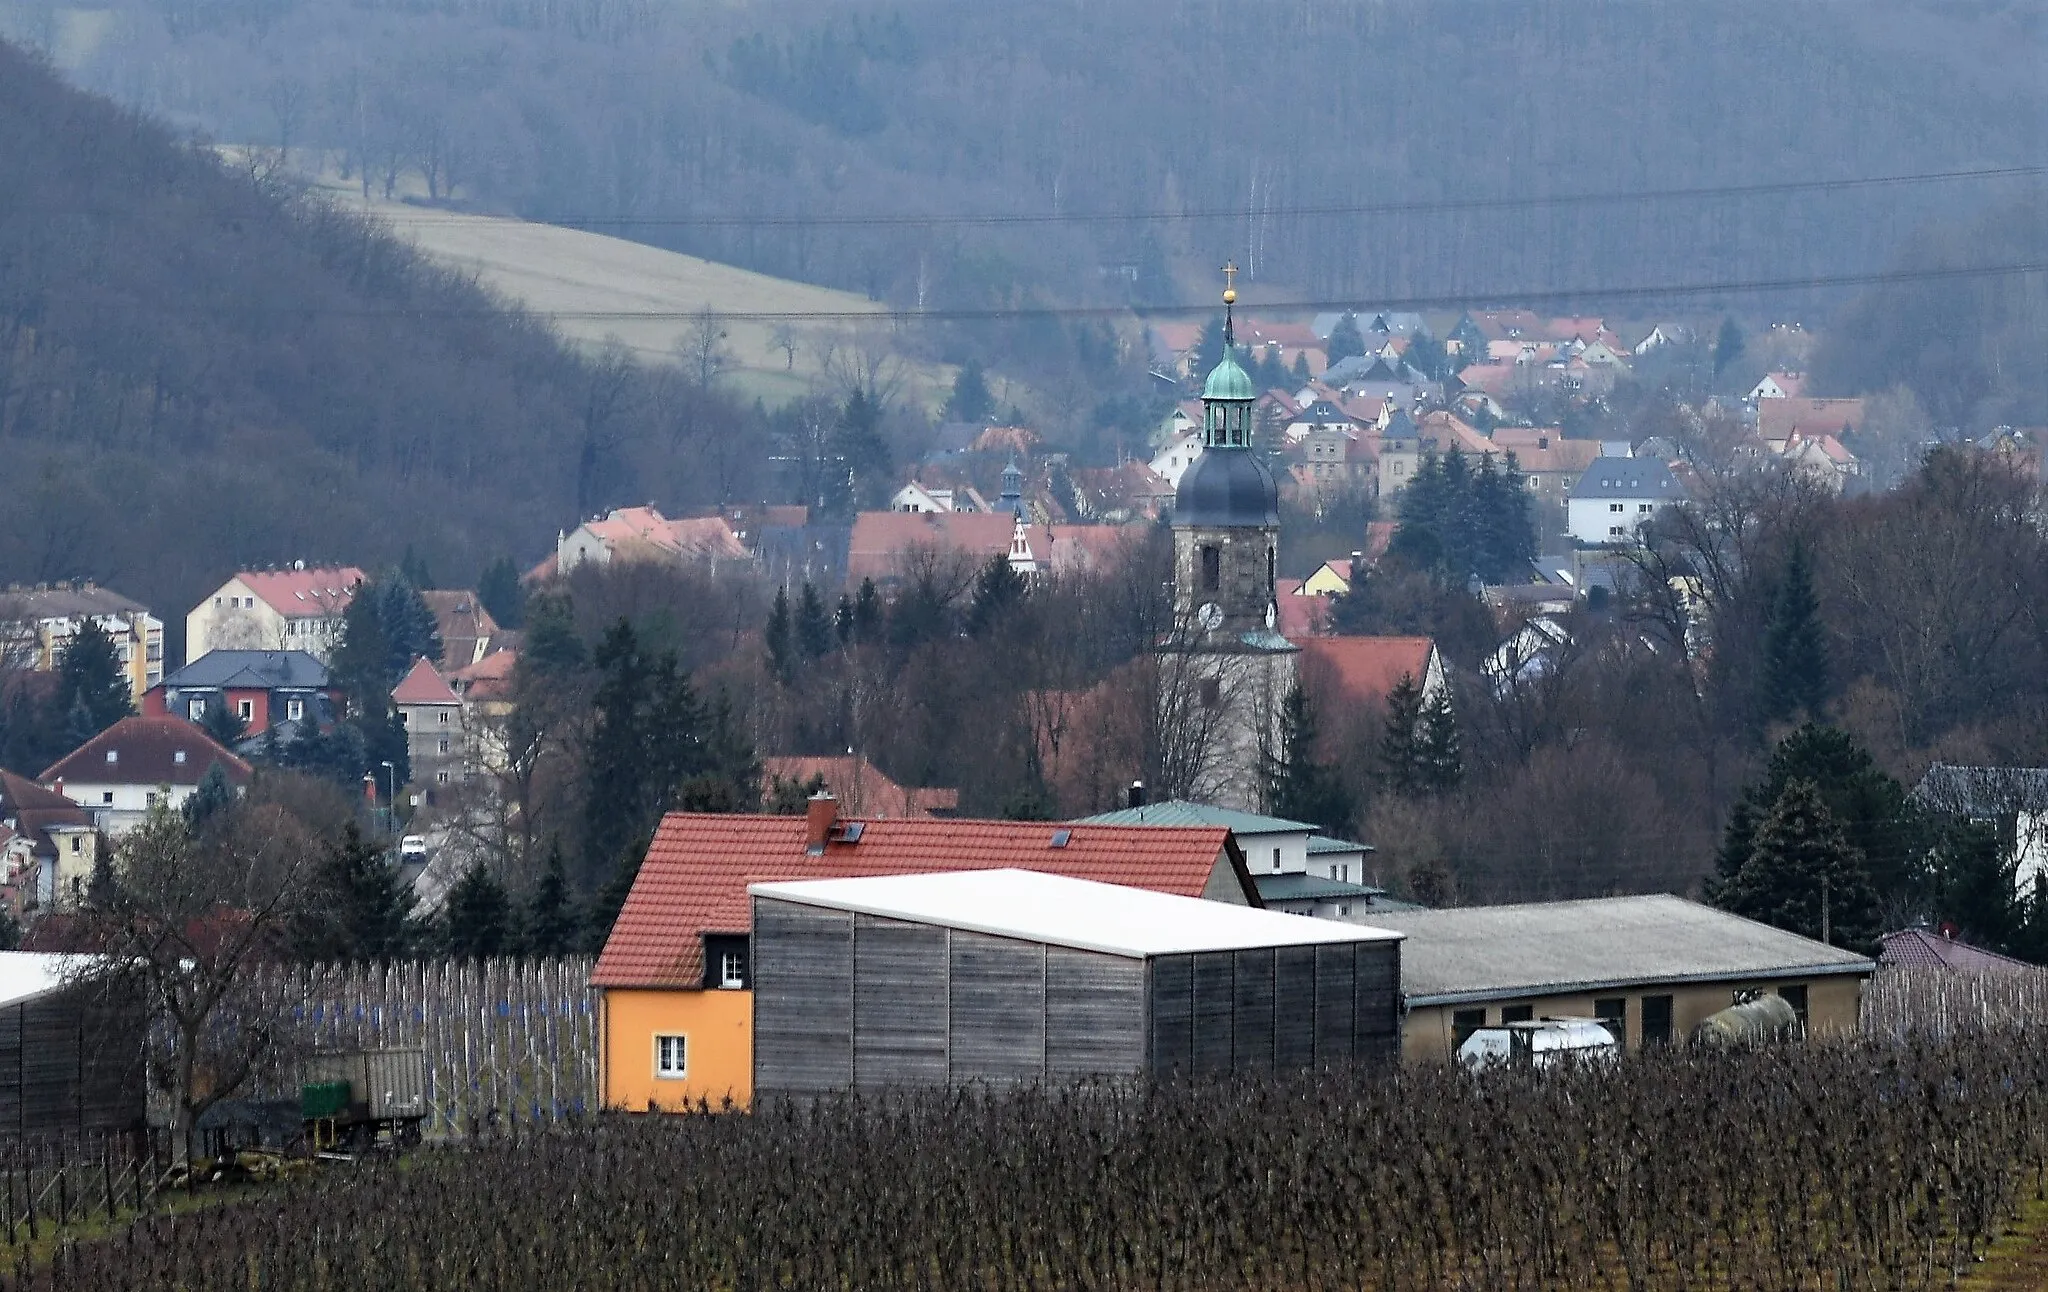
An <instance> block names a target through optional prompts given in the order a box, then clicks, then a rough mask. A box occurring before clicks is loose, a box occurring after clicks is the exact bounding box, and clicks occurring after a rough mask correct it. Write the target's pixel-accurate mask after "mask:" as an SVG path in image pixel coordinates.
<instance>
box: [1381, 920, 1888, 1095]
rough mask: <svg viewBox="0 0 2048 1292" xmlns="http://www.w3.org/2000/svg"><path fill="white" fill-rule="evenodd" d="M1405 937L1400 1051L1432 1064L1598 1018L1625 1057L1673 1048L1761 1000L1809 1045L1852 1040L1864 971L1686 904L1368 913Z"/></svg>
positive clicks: (1849, 955) (1836, 954)
mask: <svg viewBox="0 0 2048 1292" xmlns="http://www.w3.org/2000/svg"><path fill="white" fill-rule="evenodd" d="M1373 922H1374V924H1376V925H1378V926H1380V927H1384V928H1388V929H1393V930H1395V931H1397V932H1400V933H1405V934H1407V935H1408V940H1407V942H1405V943H1403V944H1402V948H1401V992H1402V997H1403V1000H1404V1002H1405V1005H1406V1008H1407V1014H1406V1018H1405V1021H1404V1023H1403V1025H1402V1046H1401V1048H1402V1053H1403V1055H1404V1057H1406V1058H1407V1059H1408V1061H1410V1062H1444V1061H1447V1060H1448V1059H1450V1058H1451V1057H1452V1056H1453V1055H1455V1054H1456V1053H1457V1051H1458V1047H1459V1046H1461V1045H1463V1044H1464V1043H1465V1039H1466V1038H1467V1037H1468V1036H1470V1035H1471V1034H1472V1032H1473V1031H1474V1030H1476V1029H1478V1028H1481V1027H1494V1026H1499V1025H1501V1024H1503V1023H1514V1022H1528V1021H1530V1020H1533V1019H1539V1018H1597V1019H1599V1020H1600V1021H1601V1022H1603V1023H1605V1024H1606V1025H1607V1026H1608V1028H1609V1030H1610V1031H1613V1032H1614V1033H1616V1035H1617V1039H1619V1040H1620V1041H1621V1043H1622V1045H1623V1046H1624V1047H1625V1048H1627V1049H1630V1050H1634V1049H1639V1048H1641V1047H1643V1046H1646V1045H1662V1044H1667V1043H1670V1042H1674V1041H1680V1040H1683V1039H1685V1038H1686V1037H1687V1036H1688V1035H1690V1034H1691V1032H1692V1030H1693V1029H1694V1028H1695V1027H1697V1026H1698V1025H1699V1024H1700V1022H1701V1021H1702V1020H1703V1019H1705V1018H1706V1017H1707V1016H1708V1015H1710V1014H1714V1013H1717V1012H1719V1011H1721V1010H1724V1009H1726V1008H1728V1007H1729V1006H1730V1005H1732V1004H1735V1003H1736V1002H1737V1001H1739V1000H1742V999H1746V998H1747V996H1748V994H1749V993H1764V992H1769V993H1772V994H1775V995H1778V996H1781V997H1783V998H1784V999H1785V1001H1786V1002H1787V1003H1788V1004H1790V1005H1791V1006H1792V1010H1793V1012H1794V1013H1795V1014H1797V1015H1798V1017H1799V1021H1800V1024H1801V1025H1802V1026H1803V1027H1804V1028H1805V1029H1806V1030H1807V1031H1808V1032H1810V1033H1812V1034H1814V1035H1817V1036H1820V1035H1831V1034H1840V1033H1845V1032H1854V1031H1855V1030H1856V1029H1857V1026H1858V1023H1859V1019H1860V1017H1861V1011H1862V1002H1863V984H1864V982H1865V981H1866V980H1867V979H1868V978H1869V977H1870V975H1871V973H1872V971H1873V970H1875V969H1876V967H1877V966H1876V965H1875V964H1873V963H1872V962H1871V961H1870V960H1869V959H1867V958H1865V957H1863V956H1860V955H1857V954H1856V953H1854V952H1851V951H1844V950H1842V949H1841V948H1840V947H1831V946H1828V945H1826V944H1824V943H1820V942H1815V941H1813V940H1812V939H1810V938H1803V937H1800V936H1799V935H1798V934H1796V933H1787V932H1785V931H1784V930H1783V929H1774V928H1772V927H1770V926H1769V925H1766V924H1758V923H1756V922H1755V921H1752V920H1746V919H1743V918H1742V917H1741V916H1739V915H1730V914H1729V913H1727V912H1726V911H1719V910H1715V909H1714V908H1713V907H1710V906H1702V905H1700V904H1699V903H1697V902H1689V901H1687V900H1686V899H1684V898H1682V897H1669V896H1663V895H1657V896H1648V897H1604V898H1594V899H1591V900H1587V901H1576V902H1538V903H1528V904H1523V905H1516V906H1470V907H1463V908H1460V909H1456V910H1434V911H1433V910H1420V909H1415V910H1388V911H1385V912H1376V913H1375V914H1374V916H1373Z"/></svg>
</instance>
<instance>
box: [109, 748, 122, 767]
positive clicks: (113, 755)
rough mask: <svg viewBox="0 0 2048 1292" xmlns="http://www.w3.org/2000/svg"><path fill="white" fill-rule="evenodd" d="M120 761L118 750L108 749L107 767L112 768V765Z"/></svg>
mask: <svg viewBox="0 0 2048 1292" xmlns="http://www.w3.org/2000/svg"><path fill="white" fill-rule="evenodd" d="M120 761H121V751H120V750H118V749H109V750H108V751H107V765H108V766H110V767H111V766H113V765H114V764H115V763H118V762H120Z"/></svg>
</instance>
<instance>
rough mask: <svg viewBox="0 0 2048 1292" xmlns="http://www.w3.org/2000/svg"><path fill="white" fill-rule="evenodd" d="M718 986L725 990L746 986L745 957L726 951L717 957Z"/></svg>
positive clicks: (736, 952) (739, 953) (735, 952)
mask: <svg viewBox="0 0 2048 1292" xmlns="http://www.w3.org/2000/svg"><path fill="white" fill-rule="evenodd" d="M718 985H719V986H720V987H725V988H735V987H744V986H746V985H747V957H746V956H745V955H744V954H742V953H741V952H738V951H728V952H726V953H725V954H723V955H721V956H719V957H718Z"/></svg>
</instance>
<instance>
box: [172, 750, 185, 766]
mask: <svg viewBox="0 0 2048 1292" xmlns="http://www.w3.org/2000/svg"><path fill="white" fill-rule="evenodd" d="M171 761H172V762H174V763H176V764H178V765H179V766H180V767H182V766H184V765H185V751H184V750H182V749H180V750H177V751H175V752H173V753H172V754H171Z"/></svg>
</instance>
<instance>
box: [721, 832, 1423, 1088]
mask: <svg viewBox="0 0 2048 1292" xmlns="http://www.w3.org/2000/svg"><path fill="white" fill-rule="evenodd" d="M748 892H749V893H750V894H751V895H752V897H753V903H754V941H753V952H754V1090H755V1093H756V1095H757V1097H759V1098H763V1099H771V1100H772V1099H775V1098H777V1097H788V1096H810V1095H817V1094H823V1093H826V1092H830V1091H836V1090H847V1089H858V1090H876V1089H885V1088H891V1087H941V1086H956V1085H964V1084H970V1083H982V1084H989V1085H1005V1084H1023V1083H1030V1082H1038V1081H1046V1082H1058V1081H1067V1080H1075V1079H1080V1078H1087V1077H1121V1078H1134V1077H1154V1078H1166V1077H1173V1076H1180V1075H1197V1074H1213V1073H1224V1072H1232V1071H1250V1070H1270V1069H1275V1068H1304V1067H1310V1066H1316V1065H1321V1064H1327V1063H1338V1062H1345V1063H1348V1062H1353V1061H1361V1060H1362V1061H1366V1062H1375V1063H1389V1064H1390V1063H1392V1062H1393V1061H1394V1059H1395V1057H1396V1056H1397V1054H1398V1053H1399V1047H1400V1018H1399V1008H1400V1005H1399V1002H1400V943H1401V936H1402V935H1400V934H1398V933H1391V932H1389V931H1387V930H1385V929H1376V928H1370V927H1366V926H1362V925H1356V924H1340V923H1338V922H1336V921H1333V920H1317V919H1309V918H1307V917H1304V916H1299V915H1286V914H1281V913H1279V912H1275V911H1261V910H1253V909H1249V908H1245V907H1239V906H1232V905H1226V904H1224V903H1220V902H1204V901H1199V900H1196V899H1194V898H1186V897H1176V896H1172V895H1170V894H1164V893H1155V892H1150V891H1146V890H1143V889H1134V888H1125V887H1122V886H1119V885H1115V884H1098V883H1093V882H1090V881H1087V880H1080V879H1070V878H1066V877H1064V876H1059V875H1049V874H1043V873H1040V872H1037V871H1024V870H980V871H961V872H949V873H945V874H935V875H885V876H877V877H872V878H863V879H827V880H814V881H802V882H795V883H778V884H755V885H753V886H751V887H750V888H749V889H748Z"/></svg>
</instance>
